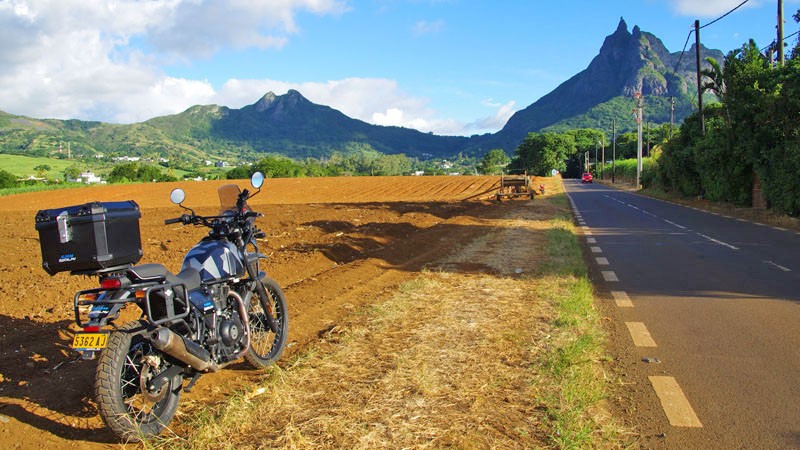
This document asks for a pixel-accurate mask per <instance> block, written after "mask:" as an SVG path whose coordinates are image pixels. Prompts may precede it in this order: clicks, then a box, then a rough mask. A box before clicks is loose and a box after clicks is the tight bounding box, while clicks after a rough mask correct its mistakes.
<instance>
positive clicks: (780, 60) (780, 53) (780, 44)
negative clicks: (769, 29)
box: [778, 0, 784, 66]
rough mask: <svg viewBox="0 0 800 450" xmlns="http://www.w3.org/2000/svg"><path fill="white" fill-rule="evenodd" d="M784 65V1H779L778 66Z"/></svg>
mask: <svg viewBox="0 0 800 450" xmlns="http://www.w3.org/2000/svg"><path fill="white" fill-rule="evenodd" d="M783 63H784V59H783V0H778V66H783Z"/></svg>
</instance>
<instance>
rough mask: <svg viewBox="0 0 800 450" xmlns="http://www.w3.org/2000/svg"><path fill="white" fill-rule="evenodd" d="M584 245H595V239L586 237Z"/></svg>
mask: <svg viewBox="0 0 800 450" xmlns="http://www.w3.org/2000/svg"><path fill="white" fill-rule="evenodd" d="M586 243H587V244H597V239H595V238H593V237H587V238H586Z"/></svg>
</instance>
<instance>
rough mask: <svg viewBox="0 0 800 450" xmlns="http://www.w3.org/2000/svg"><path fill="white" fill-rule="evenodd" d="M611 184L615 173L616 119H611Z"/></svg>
mask: <svg viewBox="0 0 800 450" xmlns="http://www.w3.org/2000/svg"><path fill="white" fill-rule="evenodd" d="M611 142H612V144H611V148H612V151H611V154H612V155H613V156H612V157H611V184H614V181H615V179H614V178H615V177H614V175H615V174H616V172H617V170H616V169H617V118H616V117H615V118H613V119H611Z"/></svg>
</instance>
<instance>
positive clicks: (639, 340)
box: [625, 322, 658, 347]
mask: <svg viewBox="0 0 800 450" xmlns="http://www.w3.org/2000/svg"><path fill="white" fill-rule="evenodd" d="M625 326H626V327H628V332H629V333H630V334H631V339H633V345H635V346H637V347H658V346H657V345H656V341H654V340H653V337H652V336H650V332H649V331H647V327H646V326H645V325H644V322H625Z"/></svg>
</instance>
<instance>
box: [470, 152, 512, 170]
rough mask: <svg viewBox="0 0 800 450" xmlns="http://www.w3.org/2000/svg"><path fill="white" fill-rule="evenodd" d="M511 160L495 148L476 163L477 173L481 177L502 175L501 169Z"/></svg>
mask: <svg viewBox="0 0 800 450" xmlns="http://www.w3.org/2000/svg"><path fill="white" fill-rule="evenodd" d="M510 161H511V159H510V158H509V157H508V155H506V152H505V151H504V150H503V149H500V148H496V149H494V150H489V151H488V152H487V153H486V154H485V155H483V158H482V159H481V160H480V162H479V163H478V167H477V169H478V172H480V173H481V174H483V175H494V174H496V173H502V171H503V169H504V168H505V167H506V166H507V165H508V163H509V162H510Z"/></svg>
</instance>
